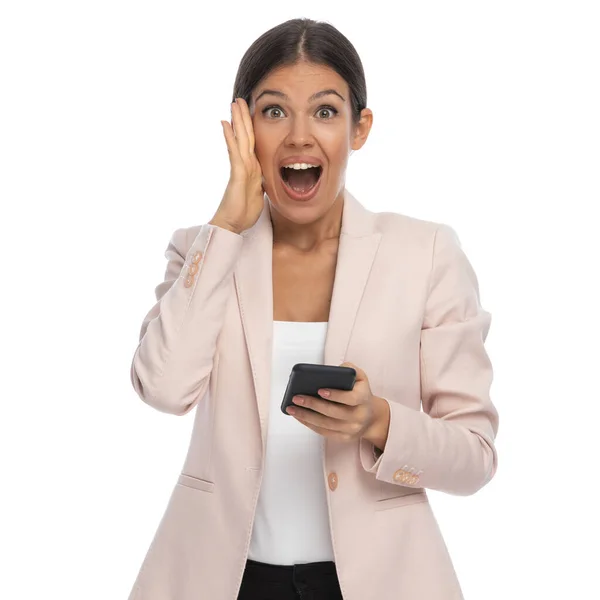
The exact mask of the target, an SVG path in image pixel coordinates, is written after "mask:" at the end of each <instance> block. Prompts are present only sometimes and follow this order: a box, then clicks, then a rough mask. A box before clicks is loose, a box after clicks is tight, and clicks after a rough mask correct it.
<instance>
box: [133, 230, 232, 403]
mask: <svg viewBox="0 0 600 600" xmlns="http://www.w3.org/2000/svg"><path fill="white" fill-rule="evenodd" d="M187 231H188V230H186V229H177V230H176V231H175V232H174V233H173V235H172V236H171V239H170V241H169V244H168V246H167V249H166V251H165V257H166V259H167V266H166V271H165V275H164V281H162V282H161V283H159V284H158V286H157V287H156V289H155V295H156V303H155V304H154V306H153V307H152V308H151V309H150V311H149V312H148V313H147V314H146V316H145V317H144V319H143V322H142V326H141V330H140V335H139V343H138V346H137V348H136V350H135V353H134V355H133V360H132V362H131V368H130V377H131V383H132V385H133V388H134V390H135V391H136V393H137V395H138V396H139V397H140V398H141V399H142V400H143V401H144V402H146V403H147V404H149V405H150V406H152V407H153V408H155V409H157V410H159V411H161V412H165V413H171V414H175V415H185V414H187V413H188V412H189V411H190V410H192V408H194V406H195V405H196V403H197V402H198V400H199V398H201V397H202V396H203V394H204V392H205V390H206V388H207V385H208V380H209V376H210V373H211V371H212V367H213V358H214V356H215V351H216V344H217V338H218V336H219V333H220V331H221V329H222V325H223V321H224V318H225V310H226V306H227V300H228V298H229V294H230V292H231V283H232V281H231V279H232V276H233V270H234V268H235V265H236V262H237V259H238V257H239V255H240V252H241V249H242V245H243V240H244V238H243V237H242V236H241V235H239V234H237V233H234V232H232V231H229V230H228V229H223V228H221V227H218V226H216V225H211V224H208V223H207V224H204V225H202V226H201V228H200V231H199V232H198V234H197V235H196V238H195V239H194V240H193V241H192V244H191V246H190V247H189V250H188V251H187V253H186V248H187V239H186V238H187ZM194 260H196V261H198V260H199V262H197V267H198V271H197V272H195V273H194V272H193V270H194V268H193V267H192V270H191V271H190V267H191V266H192V263H193V261H194ZM190 273H192V274H191V275H190ZM188 276H189V279H188ZM186 279H187V280H188V284H186V283H185V282H186ZM190 283H191V285H189V284H190Z"/></svg>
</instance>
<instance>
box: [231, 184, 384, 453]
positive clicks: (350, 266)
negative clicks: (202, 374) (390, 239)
mask: <svg viewBox="0 0 600 600" xmlns="http://www.w3.org/2000/svg"><path fill="white" fill-rule="evenodd" d="M242 236H244V238H245V240H244V247H243V250H242V254H241V255H240V259H239V261H238V263H237V265H236V268H235V271H234V281H235V285H236V289H237V294H238V301H239V306H240V313H241V319H242V326H243V329H244V336H245V339H246V344H247V347H248V355H249V357H250V363H251V367H252V377H253V380H254V388H255V394H256V400H257V405H258V414H259V420H260V427H261V436H262V445H263V456H264V451H265V444H266V437H267V436H266V433H267V425H268V416H269V397H270V393H271V390H270V382H271V357H272V354H271V353H272V343H273V227H272V224H271V217H270V212H269V201H268V198H267V195H266V194H265V207H264V209H263V212H262V213H261V215H260V217H259V219H258V221H257V222H256V223H255V224H254V226H253V227H251V228H250V229H248V230H246V231H244V232H242ZM380 239H381V233H380V232H379V231H376V228H375V215H374V213H372V212H371V211H368V210H366V209H365V208H364V207H363V206H362V205H361V204H360V203H359V202H358V201H357V200H356V198H354V196H352V195H351V194H350V193H349V192H348V191H347V190H345V191H344V208H343V214H342V227H341V232H340V241H339V247H338V256H337V265H336V271H335V280H334V284H333V294H332V298H331V306H330V313H329V325H328V329H327V336H326V341H325V351H324V363H325V364H328V365H336V366H337V365H339V364H340V363H342V362H344V361H345V360H346V350H347V348H348V344H349V342H350V336H351V334H352V329H353V326H354V320H355V318H356V313H357V311H358V307H359V304H360V301H361V298H362V295H363V291H364V288H365V286H366V285H367V280H368V277H369V273H370V271H371V266H372V264H373V261H374V259H375V254H376V252H377V248H378V246H379V242H380Z"/></svg>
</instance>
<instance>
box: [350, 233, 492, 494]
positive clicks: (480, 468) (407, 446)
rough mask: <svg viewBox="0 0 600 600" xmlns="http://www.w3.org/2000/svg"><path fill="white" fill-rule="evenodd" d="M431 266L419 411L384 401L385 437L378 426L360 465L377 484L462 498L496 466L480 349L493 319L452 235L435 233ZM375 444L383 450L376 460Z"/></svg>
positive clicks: (488, 373) (486, 364)
mask: <svg viewBox="0 0 600 600" xmlns="http://www.w3.org/2000/svg"><path fill="white" fill-rule="evenodd" d="M432 260H433V264H432V271H431V280H430V289H429V296H428V299H427V302H426V306H425V313H424V319H423V324H422V328H421V345H420V360H421V400H422V406H423V411H422V412H421V411H417V410H413V409H411V408H409V407H407V406H405V405H403V404H401V403H399V402H390V401H389V400H388V399H387V398H383V400H385V401H386V402H387V404H388V406H389V422H388V423H387V430H386V422H385V420H384V421H379V428H377V427H375V428H374V431H375V432H376V433H374V434H373V433H372V434H371V435H370V438H371V439H370V440H368V439H366V438H363V439H361V441H360V458H361V463H362V466H363V468H364V469H365V470H366V471H368V472H370V473H374V474H375V477H376V478H377V479H379V480H381V481H386V482H388V483H396V484H401V485H405V486H409V487H415V488H416V487H425V488H430V489H433V490H438V491H443V492H447V493H449V494H454V495H461V496H466V495H469V494H474V493H475V492H476V491H477V490H479V489H480V488H482V487H483V486H484V485H486V484H487V483H488V482H489V481H490V480H491V479H492V477H493V476H494V474H495V473H496V469H497V465H498V457H497V453H496V449H495V446H494V439H495V437H496V434H497V432H498V422H499V418H498V413H497V411H496V408H495V407H494V405H493V404H492V402H491V399H490V387H491V384H492V378H493V371H492V365H491V362H490V360H489V357H488V354H487V352H486V350H485V347H484V342H485V340H486V338H487V334H488V331H489V328H490V323H491V314H490V313H488V312H486V311H485V310H483V309H482V307H481V304H480V298H479V286H478V282H477V277H476V275H475V272H474V271H473V268H472V266H471V264H470V262H469V260H468V259H467V257H466V256H465V254H464V252H463V250H462V249H461V246H460V242H459V240H458V237H457V235H456V233H455V231H454V230H453V229H452V228H451V227H449V226H447V225H440V226H439V227H438V229H437V231H436V234H435V239H434V247H433V259H432ZM383 414H384V415H385V414H386V413H385V412H384V413H383ZM384 430H385V431H384ZM375 443H379V444H382V445H383V446H384V448H381V446H379V448H380V449H383V450H384V452H383V453H382V454H381V455H380V456H378V457H377V456H376V455H375V454H374V452H375ZM407 474H408V476H407Z"/></svg>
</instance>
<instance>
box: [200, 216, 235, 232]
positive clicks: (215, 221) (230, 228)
mask: <svg viewBox="0 0 600 600" xmlns="http://www.w3.org/2000/svg"><path fill="white" fill-rule="evenodd" d="M208 224H209V225H215V226H216V227H220V228H221V229H227V230H228V231H231V232H232V233H236V234H238V235H239V234H240V233H241V231H240V230H239V229H238V228H237V227H233V225H230V224H229V223H227V222H226V221H224V220H223V219H219V218H218V217H213V218H212V219H211V220H210V221H209V222H208Z"/></svg>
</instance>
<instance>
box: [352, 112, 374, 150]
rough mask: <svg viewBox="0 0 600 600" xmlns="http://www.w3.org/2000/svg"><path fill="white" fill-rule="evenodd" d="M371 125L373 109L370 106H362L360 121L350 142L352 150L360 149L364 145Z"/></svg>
mask: <svg viewBox="0 0 600 600" xmlns="http://www.w3.org/2000/svg"><path fill="white" fill-rule="evenodd" d="M372 126H373V111H372V110H371V109H370V108H363V109H362V111H361V113H360V121H359V122H358V124H357V125H356V129H355V131H354V136H353V138H352V142H351V144H350V148H352V150H360V149H361V148H362V147H363V146H364V145H365V143H366V141H367V138H368V137H369V132H370V131H371V127H372Z"/></svg>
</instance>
